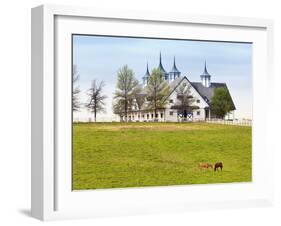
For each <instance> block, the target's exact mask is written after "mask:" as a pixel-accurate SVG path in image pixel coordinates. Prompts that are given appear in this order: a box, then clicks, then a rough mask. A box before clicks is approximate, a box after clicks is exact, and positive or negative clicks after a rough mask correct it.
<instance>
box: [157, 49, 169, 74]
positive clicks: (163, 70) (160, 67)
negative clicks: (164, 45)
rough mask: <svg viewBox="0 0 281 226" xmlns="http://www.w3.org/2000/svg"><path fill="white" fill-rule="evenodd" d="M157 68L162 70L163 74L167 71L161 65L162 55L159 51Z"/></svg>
mask: <svg viewBox="0 0 281 226" xmlns="http://www.w3.org/2000/svg"><path fill="white" fill-rule="evenodd" d="M158 68H159V69H160V71H161V72H163V74H167V72H166V71H165V69H164V67H163V65H162V56H161V52H160V58H159V66H158Z"/></svg>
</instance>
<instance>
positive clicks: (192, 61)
mask: <svg viewBox="0 0 281 226" xmlns="http://www.w3.org/2000/svg"><path fill="white" fill-rule="evenodd" d="M160 52H161V54H162V64H163V66H164V68H165V70H166V71H167V72H169V71H170V70H171V69H172V66H173V58H174V57H175V58H176V65H177V68H178V69H179V71H181V75H182V76H186V77H187V78H188V79H189V80H190V81H191V82H199V81H200V75H201V74H202V73H203V70H204V63H205V60H206V62H207V69H208V72H209V74H210V75H211V82H224V83H226V84H227V86H228V89H229V91H230V94H231V96H232V99H233V101H234V104H235V106H236V109H237V110H236V111H235V118H238V119H243V118H246V119H251V118H252V44H250V43H233V42H213V41H194V40H193V41H192V40H167V39H151V38H132V37H109V36H93V35H88V36H86V35H73V64H75V65H76V68H77V71H78V74H79V81H78V85H79V88H80V90H81V93H80V101H81V102H83V103H85V102H87V101H88V96H87V95H86V92H87V90H88V89H89V88H90V86H91V81H92V80H94V79H96V80H97V81H99V82H100V81H104V83H105V87H104V94H105V95H107V97H108V98H107V99H106V101H105V102H106V113H100V114H98V115H97V120H98V121H111V120H118V119H117V117H116V116H115V115H114V114H113V113H112V97H113V93H114V91H115V86H116V80H117V72H118V69H119V68H121V67H122V66H124V65H125V64H127V65H128V67H129V68H131V69H132V70H133V71H134V73H135V77H136V78H137V79H138V80H139V81H140V82H142V77H143V75H144V74H145V72H146V64H147V63H148V66H149V69H150V71H151V69H152V68H155V67H158V64H159V54H160ZM73 118H74V120H82V121H88V120H89V118H92V119H93V115H92V114H91V113H89V112H88V111H87V110H86V109H81V110H80V111H79V112H77V113H74V115H73Z"/></svg>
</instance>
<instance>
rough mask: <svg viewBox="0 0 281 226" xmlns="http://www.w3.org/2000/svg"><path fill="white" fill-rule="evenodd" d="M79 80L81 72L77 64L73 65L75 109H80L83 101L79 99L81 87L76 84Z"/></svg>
mask: <svg viewBox="0 0 281 226" xmlns="http://www.w3.org/2000/svg"><path fill="white" fill-rule="evenodd" d="M78 81H79V74H78V72H77V68H76V65H73V70H72V83H73V84H72V85H73V91H72V110H73V111H79V109H80V107H81V103H80V101H79V93H80V92H81V91H80V88H79V86H78V85H77V84H76V83H77V82H78Z"/></svg>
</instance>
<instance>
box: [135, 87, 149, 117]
mask: <svg viewBox="0 0 281 226" xmlns="http://www.w3.org/2000/svg"><path fill="white" fill-rule="evenodd" d="M145 96H146V95H145V94H143V93H142V87H141V86H137V87H136V88H135V89H134V91H133V97H134V99H135V103H136V107H137V109H138V111H139V112H140V111H141V109H142V108H143V105H144V103H145Z"/></svg>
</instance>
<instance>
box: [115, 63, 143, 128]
mask: <svg viewBox="0 0 281 226" xmlns="http://www.w3.org/2000/svg"><path fill="white" fill-rule="evenodd" d="M137 85H138V81H137V79H136V78H135V76H134V72H133V70H131V69H130V68H129V67H128V66H127V65H125V66H123V67H122V68H120V69H119V71H118V74H117V85H116V91H115V94H114V99H115V103H114V105H113V110H114V111H115V112H116V113H118V114H119V115H124V117H125V121H126V122H127V114H128V111H129V110H130V109H131V108H132V103H133V97H134V90H135V88H136V87H137Z"/></svg>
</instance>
